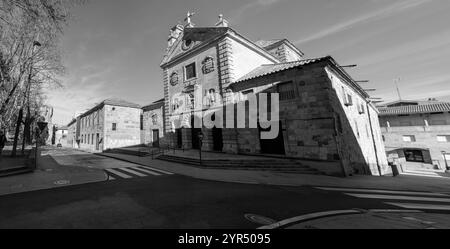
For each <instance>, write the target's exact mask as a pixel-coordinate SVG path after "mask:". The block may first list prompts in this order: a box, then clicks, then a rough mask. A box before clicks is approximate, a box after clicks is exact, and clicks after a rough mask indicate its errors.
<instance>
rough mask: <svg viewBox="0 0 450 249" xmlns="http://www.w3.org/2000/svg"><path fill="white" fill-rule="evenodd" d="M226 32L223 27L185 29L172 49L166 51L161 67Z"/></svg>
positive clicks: (226, 29)
mask: <svg viewBox="0 0 450 249" xmlns="http://www.w3.org/2000/svg"><path fill="white" fill-rule="evenodd" d="M227 31H228V28H224V27H208V28H185V29H184V31H183V33H182V34H181V35H180V37H179V38H178V39H177V40H176V42H175V43H174V44H173V45H172V47H170V48H169V49H168V50H167V52H166V54H165V55H164V58H163V61H162V62H161V66H163V65H165V64H167V63H170V62H171V61H173V60H175V59H176V58H178V57H180V56H183V55H185V54H189V53H190V52H192V51H193V50H195V49H196V48H197V47H199V46H201V45H202V44H205V43H207V42H209V41H212V40H214V39H216V38H218V37H219V36H222V35H225V34H226V32H227Z"/></svg>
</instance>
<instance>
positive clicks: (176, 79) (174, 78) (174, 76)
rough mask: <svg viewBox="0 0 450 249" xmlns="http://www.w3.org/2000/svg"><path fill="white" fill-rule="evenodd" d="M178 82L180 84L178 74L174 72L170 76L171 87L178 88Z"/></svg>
mask: <svg viewBox="0 0 450 249" xmlns="http://www.w3.org/2000/svg"><path fill="white" fill-rule="evenodd" d="M178 82H179V77H178V73H177V72H173V73H172V74H171V75H170V85H172V86H176V85H178Z"/></svg>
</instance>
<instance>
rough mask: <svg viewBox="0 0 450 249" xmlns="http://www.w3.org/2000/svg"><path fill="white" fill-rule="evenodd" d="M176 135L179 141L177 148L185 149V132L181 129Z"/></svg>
mask: <svg viewBox="0 0 450 249" xmlns="http://www.w3.org/2000/svg"><path fill="white" fill-rule="evenodd" d="M175 135H176V139H177V148H178V149H182V148H183V132H182V130H181V129H176V130H175Z"/></svg>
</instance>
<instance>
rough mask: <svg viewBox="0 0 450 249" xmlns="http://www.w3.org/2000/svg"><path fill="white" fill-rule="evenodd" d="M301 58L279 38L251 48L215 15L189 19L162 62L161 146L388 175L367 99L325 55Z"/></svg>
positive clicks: (174, 33)
mask: <svg viewBox="0 0 450 249" xmlns="http://www.w3.org/2000/svg"><path fill="white" fill-rule="evenodd" d="M304 56H305V55H304V54H303V52H302V51H300V50H299V49H298V48H297V47H296V46H295V45H294V44H292V43H291V42H289V41H288V40H287V39H277V40H261V41H257V42H253V41H251V40H249V39H248V38H246V37H245V36H243V35H241V34H240V33H238V32H236V31H235V30H234V29H232V28H230V27H229V26H228V22H227V21H226V20H225V19H223V17H222V16H220V17H219V22H218V23H217V24H216V25H215V26H212V27H196V26H195V25H194V24H192V22H191V21H190V16H189V15H188V18H187V24H186V25H177V26H175V27H173V28H172V29H171V34H170V37H169V40H168V48H167V51H166V53H165V55H164V58H163V61H162V63H161V68H162V70H163V82H164V108H163V110H164V115H163V116H164V136H163V139H162V143H166V144H168V145H171V146H174V147H178V148H184V149H201V150H204V151H217V152H225V153H231V154H251V155H265V156H274V157H286V158H294V159H302V160H314V161H326V162H334V164H327V165H334V166H327V167H326V168H320V169H319V170H321V171H323V172H325V173H327V174H330V175H352V174H368V175H384V174H388V173H390V172H389V168H388V166H387V158H386V153H385V149H384V144H383V141H382V136H381V130H380V126H379V123H378V122H379V121H378V111H377V109H376V107H375V106H374V105H373V104H372V103H371V102H370V100H369V99H370V96H369V95H368V94H367V93H366V92H365V91H364V90H363V89H362V88H361V87H360V86H359V85H358V84H357V82H355V81H354V80H353V79H352V78H351V76H350V75H349V74H348V73H347V72H346V71H345V70H344V69H343V68H342V67H341V66H339V64H338V63H337V62H336V61H335V60H334V59H333V58H332V57H330V56H327V57H322V58H314V59H306V58H305V57H304ZM255 118H256V120H257V121H256V122H254V121H253V120H254V119H255ZM252 124H253V125H252ZM271 129H272V130H275V131H276V132H275V133H274V134H275V135H274V136H273V137H270V138H269V139H267V138H264V134H266V133H267V134H269V133H271V132H269V131H270V130H271Z"/></svg>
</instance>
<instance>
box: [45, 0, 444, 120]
mask: <svg viewBox="0 0 450 249" xmlns="http://www.w3.org/2000/svg"><path fill="white" fill-rule="evenodd" d="M188 11H191V12H192V11H193V12H195V13H196V15H195V16H194V17H193V19H192V21H193V22H194V23H195V24H196V25H197V26H213V25H214V24H215V23H216V22H217V19H218V15H219V14H223V15H224V18H225V19H227V20H228V21H229V22H230V26H231V27H232V28H234V29H235V30H236V31H238V32H239V33H241V34H243V35H244V36H246V37H248V38H249V39H250V40H254V41H256V40H259V39H278V38H287V39H288V40H290V41H291V42H293V43H294V44H295V45H296V46H297V47H298V48H299V49H300V50H302V51H303V52H304V53H305V57H307V58H316V57H321V56H326V55H331V56H333V57H334V58H335V59H336V60H337V62H338V63H340V64H341V65H350V64H357V65H358V66H357V67H356V68H349V69H347V71H348V73H349V74H350V75H352V77H353V78H354V79H356V80H370V82H369V83H364V84H363V87H364V88H366V89H377V91H376V92H370V94H371V95H372V96H373V97H375V98H382V99H383V100H384V101H393V100H398V98H399V97H398V94H397V91H396V87H395V84H394V80H395V79H400V81H399V88H400V92H401V96H402V99H428V98H437V99H439V100H443V101H450V70H449V67H450V25H449V24H450V15H449V12H450V1H448V0H178V1H176V0H127V1H123V0H90V1H89V2H88V3H87V4H86V5H84V6H80V7H77V8H76V9H74V10H73V16H74V18H73V20H72V21H71V23H70V25H69V27H68V28H67V29H66V31H65V34H64V36H63V38H62V40H61V46H62V51H63V53H64V64H65V66H66V67H67V73H66V75H64V76H63V78H62V82H63V87H62V88H49V89H47V92H48V99H47V102H48V104H49V105H51V106H53V107H54V109H55V115H54V123H57V124H60V125H64V124H67V123H68V122H69V121H70V120H71V119H72V118H73V117H74V116H75V115H76V114H77V113H80V112H83V111H86V110H87V109H89V108H91V107H93V106H94V105H95V104H96V103H99V102H101V101H102V100H104V99H108V98H122V99H125V100H128V101H131V102H134V103H137V104H140V105H147V104H150V103H152V102H154V101H156V100H158V99H161V98H163V82H162V70H161V69H160V67H159V65H160V62H161V60H162V56H163V55H164V52H165V49H166V47H167V38H168V35H169V29H170V28H171V27H173V26H174V25H176V24H177V23H178V22H182V21H183V20H184V18H185V17H186V13H187V12H188Z"/></svg>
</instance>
